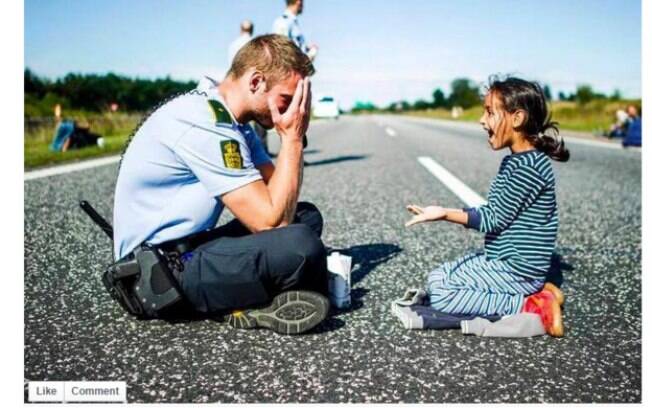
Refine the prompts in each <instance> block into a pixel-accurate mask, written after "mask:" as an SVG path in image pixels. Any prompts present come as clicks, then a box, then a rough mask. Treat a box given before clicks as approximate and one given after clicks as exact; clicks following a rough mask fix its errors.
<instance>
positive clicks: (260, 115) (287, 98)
mask: <svg viewBox="0 0 652 408" xmlns="http://www.w3.org/2000/svg"><path fill="white" fill-rule="evenodd" d="M300 79H301V75H299V74H298V73H296V72H293V73H292V74H290V75H288V76H287V77H285V78H283V79H281V80H278V81H276V82H274V83H273V85H272V86H271V88H269V87H268V86H267V83H266V81H265V78H264V76H263V75H262V74H261V73H260V72H254V73H253V74H252V75H251V77H250V81H249V89H250V91H251V92H252V99H253V105H254V107H253V112H252V115H253V117H254V120H255V121H256V122H258V124H260V125H261V126H262V127H264V128H265V129H271V128H273V127H274V123H273V121H272V113H271V112H270V110H269V105H268V102H267V101H268V99H269V98H271V100H272V101H273V102H274V103H276V107H277V109H278V111H279V113H281V114H283V113H285V111H286V110H287V108H288V106H290V102H292V97H293V96H294V92H295V91H296V89H297V83H298V82H299V80H300ZM267 88H269V89H267Z"/></svg>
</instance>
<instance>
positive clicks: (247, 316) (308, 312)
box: [227, 290, 330, 334]
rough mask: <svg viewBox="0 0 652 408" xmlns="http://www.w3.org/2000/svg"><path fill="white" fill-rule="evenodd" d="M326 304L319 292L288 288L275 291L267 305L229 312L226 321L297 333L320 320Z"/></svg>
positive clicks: (323, 317) (279, 331)
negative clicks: (270, 302) (276, 292)
mask: <svg viewBox="0 0 652 408" xmlns="http://www.w3.org/2000/svg"><path fill="white" fill-rule="evenodd" d="M329 306H330V304H329V302H328V299H326V298H325V297H324V296H322V295H320V294H319V293H316V292H310V291H302V290H299V291H289V292H283V293H281V294H279V295H277V296H276V297H275V298H274V300H272V304H271V305H269V306H268V307H266V308H263V309H251V310H246V311H242V312H235V313H232V314H230V315H229V316H228V318H227V322H228V323H229V324H230V325H231V326H232V327H234V328H237V329H254V328H257V327H263V328H267V329H270V330H273V331H275V332H277V333H280V334H300V333H304V332H306V331H308V330H310V329H312V328H314V327H315V326H317V325H318V324H319V323H321V322H322V321H323V320H324V319H325V318H326V316H327V315H328V310H329Z"/></svg>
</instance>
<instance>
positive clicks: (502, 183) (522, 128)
mask: <svg viewBox="0 0 652 408" xmlns="http://www.w3.org/2000/svg"><path fill="white" fill-rule="evenodd" d="M480 123H481V124H482V127H483V128H484V130H486V131H487V133H488V136H489V144H490V145H491V148H492V149H493V150H501V149H504V148H509V149H510V151H511V154H510V155H508V156H506V157H505V158H504V159H503V161H502V163H501V165H500V169H499V170H498V175H497V176H496V178H495V179H494V180H493V182H492V184H491V188H490V190H489V195H488V197H487V200H488V203H487V204H485V205H481V206H479V207H477V208H465V209H461V210H457V209H449V208H442V207H439V206H429V207H425V208H421V207H418V206H416V205H409V206H408V207H407V209H408V210H409V211H410V212H411V213H413V214H414V217H413V218H412V220H410V221H409V222H408V223H407V224H406V226H410V225H414V224H417V223H421V222H427V221H439V220H445V221H450V222H454V223H457V224H462V225H465V226H466V227H467V228H474V229H477V230H478V231H480V232H484V233H486V236H485V248H484V252H479V253H474V254H469V255H466V256H464V257H462V258H460V259H458V260H456V261H453V262H446V263H444V264H443V265H441V266H440V267H438V268H437V269H435V270H434V271H432V272H431V273H430V275H429V276H428V281H427V284H426V292H427V294H428V296H429V298H430V306H431V307H432V308H433V309H436V310H438V311H441V312H445V313H459V314H468V315H510V314H516V313H520V312H530V313H537V314H539V315H540V316H541V318H542V322H543V325H544V327H545V328H546V332H547V333H548V334H550V335H552V336H562V335H563V324H562V318H561V309H560V306H561V303H563V294H562V293H561V291H560V290H559V289H558V288H557V287H556V286H554V285H553V284H551V283H545V279H546V274H547V273H548V269H549V268H550V260H551V256H552V252H553V249H554V247H555V241H556V238H557V226H558V216H557V202H556V198H555V178H554V174H553V171H552V166H551V162H550V159H554V160H558V161H562V162H565V161H567V160H568V158H569V152H568V150H567V149H566V148H565V147H564V142H563V140H558V139H557V135H558V133H559V131H558V129H557V126H556V123H555V122H551V120H550V115H549V114H548V109H547V106H546V100H545V97H544V94H543V91H542V90H541V87H540V86H539V85H538V84H536V83H532V82H528V81H524V80H522V79H518V78H507V79H505V80H503V81H500V80H494V81H492V82H491V84H490V85H489V88H488V92H487V94H486V96H485V98H484V114H483V115H482V118H481V119H480ZM549 131H552V132H553V133H554V135H549V134H546V132H549ZM544 283H545V285H544Z"/></svg>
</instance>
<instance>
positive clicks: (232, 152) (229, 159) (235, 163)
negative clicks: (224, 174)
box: [220, 140, 243, 169]
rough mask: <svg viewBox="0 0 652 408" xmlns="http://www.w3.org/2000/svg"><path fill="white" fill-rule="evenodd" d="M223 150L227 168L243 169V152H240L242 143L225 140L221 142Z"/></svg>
mask: <svg viewBox="0 0 652 408" xmlns="http://www.w3.org/2000/svg"><path fill="white" fill-rule="evenodd" d="M220 149H221V150H222V159H223V160H224V166H225V167H226V168H227V169H242V168H243V165H242V153H240V143H238V142H236V141H235V140H223V141H221V142H220Z"/></svg>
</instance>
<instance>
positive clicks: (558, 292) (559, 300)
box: [542, 282, 564, 306]
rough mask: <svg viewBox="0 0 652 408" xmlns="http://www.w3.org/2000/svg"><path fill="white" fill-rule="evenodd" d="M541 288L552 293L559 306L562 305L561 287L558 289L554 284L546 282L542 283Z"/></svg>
mask: <svg viewBox="0 0 652 408" xmlns="http://www.w3.org/2000/svg"><path fill="white" fill-rule="evenodd" d="M542 290H546V291H548V292H550V293H552V295H553V296H554V297H555V299H556V300H557V303H559V306H563V305H564V292H562V291H561V289H559V288H558V287H557V286H556V285H555V284H553V283H551V282H546V283H545V285H543V289H542Z"/></svg>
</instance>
